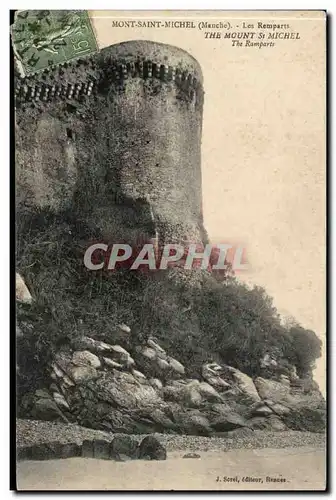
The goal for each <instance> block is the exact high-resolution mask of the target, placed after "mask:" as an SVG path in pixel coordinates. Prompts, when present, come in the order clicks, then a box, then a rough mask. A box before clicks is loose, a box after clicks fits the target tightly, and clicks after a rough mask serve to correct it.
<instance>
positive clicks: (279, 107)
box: [10, 10, 327, 491]
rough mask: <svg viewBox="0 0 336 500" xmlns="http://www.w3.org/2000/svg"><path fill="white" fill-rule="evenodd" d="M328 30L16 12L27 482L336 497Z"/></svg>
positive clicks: (21, 383)
mask: <svg viewBox="0 0 336 500" xmlns="http://www.w3.org/2000/svg"><path fill="white" fill-rule="evenodd" d="M326 22H327V20H326V12H325V11H322V10H321V11H318V10H316V11H314V10H310V11H294V10H293V11H163V10H162V11H160V10H158V11H152V12H146V11H134V12H132V11H84V10H78V11H75V10H62V11H61V10H58V11H57V10H50V11H49V10H44V11H38V10H35V11H34V10H31V11H29V10H26V11H17V12H15V14H14V15H13V23H12V25H11V27H10V32H11V41H12V49H13V50H12V54H13V67H14V70H13V72H14V78H13V80H14V83H13V92H14V93H15V110H14V119H13V121H14V123H13V132H12V133H13V134H15V191H16V470H15V472H16V488H17V489H18V490H30V491H38V490H53V491H61V490H73V491H77V490H91V491H102V490H110V491H143V490H147V491H151V490H156V491H183V490H207V491H218V490H222V491H233V490H244V491H255V490H269V491H272V490H287V491H288V490H290V491H302V490H309V491H310V490H313V491H322V490H325V488H326V484H327V483H326V416H327V415H326V397H327V396H326V391H325V381H326V368H325V360H326V352H325V347H326V292H325V290H326V288H325V286H326V285H325V283H326V213H325V211H326V199H325V197H326ZM14 341H15V339H14V338H13V342H14ZM13 370H14V371H15V367H13Z"/></svg>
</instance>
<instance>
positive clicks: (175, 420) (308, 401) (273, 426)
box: [25, 326, 325, 459]
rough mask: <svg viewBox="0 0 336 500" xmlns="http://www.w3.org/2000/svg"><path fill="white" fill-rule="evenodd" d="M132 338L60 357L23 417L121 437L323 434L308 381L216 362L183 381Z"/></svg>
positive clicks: (321, 412)
mask: <svg viewBox="0 0 336 500" xmlns="http://www.w3.org/2000/svg"><path fill="white" fill-rule="evenodd" d="M130 335H131V332H130V331H129V329H128V328H127V327H126V326H123V333H122V334H121V335H120V336H119V337H118V341H119V344H113V343H111V344H109V343H107V342H103V341H101V340H99V339H95V338H93V337H92V338H91V337H83V338H82V339H80V340H79V341H78V340H77V341H76V342H74V345H73V346H70V345H69V346H68V347H67V348H63V350H61V351H59V352H58V353H57V354H56V355H55V357H54V360H53V363H52V364H51V367H50V368H51V370H50V383H49V385H46V387H44V388H43V389H39V390H37V391H35V393H33V394H27V395H26V396H25V409H26V410H25V411H26V415H27V416H29V417H32V418H35V419H44V420H54V421H60V422H73V423H78V424H80V425H82V426H85V427H91V428H94V429H99V430H105V431H108V432H113V433H124V434H148V433H153V432H167V433H181V434H191V435H200V436H212V435H222V433H225V432H232V431H235V430H238V429H246V430H249V431H250V432H251V431H252V432H253V430H264V429H266V430H274V431H284V430H286V429H295V430H308V431H316V432H321V431H323V430H324V427H325V402H324V400H323V398H322V396H321V394H320V392H319V391H318V390H317V388H316V385H315V384H314V383H313V382H311V383H310V384H309V383H308V382H309V381H307V380H306V381H305V380H301V381H299V382H298V380H297V379H295V381H294V382H293V384H292V383H288V382H287V381H285V382H284V381H283V380H282V379H280V378H279V380H270V379H264V378H261V377H258V378H256V379H255V380H252V378H251V377H249V376H248V375H247V374H245V373H242V372H240V371H239V370H237V369H236V368H233V367H230V366H227V365H219V364H217V363H205V364H204V365H203V366H202V367H201V370H200V377H199V378H198V379H197V378H193V379H190V378H186V377H185V371H186V370H185V367H184V366H183V365H182V364H181V363H180V362H179V361H178V360H176V359H174V358H172V357H171V356H170V355H169V354H168V353H167V352H166V351H165V350H164V349H163V348H162V347H161V346H160V345H159V344H158V342H157V340H156V339H153V338H151V337H149V338H148V340H147V341H146V342H142V343H139V344H138V345H133V346H132V345H131V342H130ZM121 344H122V345H121ZM102 446H103V445H102ZM120 446H121V448H120V450H123V448H122V446H123V445H122V443H120ZM125 446H126V445H125ZM148 446H149V448H150V445H149V444H148ZM102 449H103V448H102ZM120 450H119V452H118V453H119V455H120V456H122V455H125V454H126V455H127V453H124V451H120ZM87 453H88V456H91V455H90V453H91V454H92V453H93V452H90V451H88V450H87ZM97 453H98V452H97ZM99 453H100V454H101V455H103V454H104V453H105V452H103V451H101V452H99ZM106 453H107V452H106ZM118 453H117V452H116V453H115V455H116V456H117V454H118ZM158 453H159V452H158ZM142 454H143V455H146V453H145V452H144V451H143V452H142ZM93 456H94V453H93ZM121 459H122V458H121Z"/></svg>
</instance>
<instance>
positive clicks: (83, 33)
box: [11, 10, 98, 76]
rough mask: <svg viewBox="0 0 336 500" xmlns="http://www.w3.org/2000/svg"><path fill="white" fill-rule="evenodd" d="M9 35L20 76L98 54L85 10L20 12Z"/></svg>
mask: <svg viewBox="0 0 336 500" xmlns="http://www.w3.org/2000/svg"><path fill="white" fill-rule="evenodd" d="M11 34H12V44H13V50H14V53H15V57H16V63H17V67H18V70H19V72H20V74H21V76H28V75H30V74H32V73H36V72H38V71H41V70H43V69H46V68H48V67H50V66H53V65H55V64H61V63H64V62H66V61H70V60H71V59H75V58H77V57H83V56H87V55H89V54H92V53H94V52H97V51H98V45H97V41H96V37H95V34H94V31H93V28H92V25H91V21H90V18H89V15H88V12H87V11H84V10H25V11H19V12H17V14H16V17H15V21H14V24H13V25H12V28H11Z"/></svg>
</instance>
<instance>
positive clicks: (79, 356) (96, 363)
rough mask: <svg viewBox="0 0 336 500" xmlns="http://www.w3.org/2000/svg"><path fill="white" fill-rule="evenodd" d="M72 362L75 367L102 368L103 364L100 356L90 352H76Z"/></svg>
mask: <svg viewBox="0 0 336 500" xmlns="http://www.w3.org/2000/svg"><path fill="white" fill-rule="evenodd" d="M72 362H73V364H74V365H78V366H81V365H84V366H85V365H89V366H93V368H100V366H101V362H100V359H99V358H98V356H96V355H95V354H93V353H92V352H90V351H75V352H74V353H73V355H72Z"/></svg>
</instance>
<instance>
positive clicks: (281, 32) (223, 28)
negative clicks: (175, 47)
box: [112, 19, 301, 49]
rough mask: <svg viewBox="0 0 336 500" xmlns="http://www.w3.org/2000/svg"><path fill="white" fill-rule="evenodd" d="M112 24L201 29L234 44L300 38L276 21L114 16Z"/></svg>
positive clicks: (263, 43) (207, 36) (261, 44)
mask: <svg viewBox="0 0 336 500" xmlns="http://www.w3.org/2000/svg"><path fill="white" fill-rule="evenodd" d="M112 28H131V29H132V28H152V29H184V30H197V31H201V32H202V34H203V37H204V38H205V39H206V40H214V39H217V40H218V39H222V40H224V41H230V42H231V46H232V47H252V48H259V49H261V48H265V47H274V46H275V43H276V42H277V41H282V40H284V41H289V40H292V41H294V40H300V38H301V36H300V33H299V32H296V31H293V30H292V28H291V26H290V24H288V23H276V22H264V21H254V22H247V21H241V22H238V23H237V22H235V23H233V21H232V20H231V22H230V21H229V20H222V21H217V22H209V21H204V20H203V21H195V20H160V19H151V20H145V19H141V20H140V19H127V20H113V21H112Z"/></svg>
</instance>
